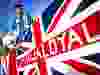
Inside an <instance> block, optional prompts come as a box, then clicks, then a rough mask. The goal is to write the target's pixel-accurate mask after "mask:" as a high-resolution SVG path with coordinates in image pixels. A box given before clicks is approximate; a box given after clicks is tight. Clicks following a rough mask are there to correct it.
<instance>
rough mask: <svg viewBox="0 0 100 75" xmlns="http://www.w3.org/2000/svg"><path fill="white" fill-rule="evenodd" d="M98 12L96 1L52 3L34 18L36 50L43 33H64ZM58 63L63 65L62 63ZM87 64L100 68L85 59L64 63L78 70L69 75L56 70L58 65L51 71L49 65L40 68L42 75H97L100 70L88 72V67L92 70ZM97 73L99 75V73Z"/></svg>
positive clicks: (58, 0) (73, 0)
mask: <svg viewBox="0 0 100 75" xmlns="http://www.w3.org/2000/svg"><path fill="white" fill-rule="evenodd" d="M98 11H100V1H98V0H95V1H92V0H77V1H76V0H54V1H52V2H51V4H50V5H49V6H48V7H47V8H46V9H45V10H44V11H43V13H42V15H41V16H36V17H32V19H33V24H32V25H33V26H32V33H33V35H32V36H33V37H32V38H34V41H33V42H34V43H35V48H38V47H39V46H40V44H41V42H42V38H43V37H42V36H43V35H42V33H43V32H47V33H48V32H49V33H48V35H49V34H50V33H51V34H52V33H53V32H64V31H65V30H66V29H68V28H70V27H72V26H74V25H75V24H78V23H80V22H81V21H84V20H85V19H87V18H88V17H90V16H95V15H96V12H98ZM99 17H100V15H99ZM96 25H97V24H96ZM98 30H99V29H98ZM98 32H99V31H98ZM55 35H56V34H55ZM57 35H58V34H57ZM52 37H54V36H52ZM52 37H50V38H52ZM46 38H47V37H46ZM98 52H99V51H98ZM94 54H95V53H94ZM90 57H91V56H90ZM62 58H63V57H62ZM79 58H80V57H79ZM59 60H60V59H59ZM65 60H67V59H65ZM44 61H46V59H44ZM76 61H78V62H76ZM52 63H53V62H51V64H52ZM57 63H61V61H59V62H57ZM80 63H84V64H80ZM86 63H87V64H90V65H92V66H96V68H100V67H99V65H98V64H96V62H92V61H89V59H87V60H86V58H85V57H82V58H80V59H79V60H77V59H76V60H75V61H73V60H69V61H63V64H69V65H71V66H72V67H74V68H75V69H76V70H77V71H75V72H73V71H70V72H67V73H64V70H62V71H61V70H59V69H57V68H58V67H56V68H55V66H56V65H57V64H55V65H53V68H51V69H50V67H51V66H52V65H51V66H50V67H49V69H50V70H49V69H47V67H48V66H47V65H48V63H41V62H40V66H39V68H40V75H79V74H81V73H79V72H82V75H86V74H88V75H92V74H96V71H98V70H96V71H94V69H95V68H94V67H93V69H92V72H91V71H89V72H88V71H86V70H85V69H87V67H88V69H90V68H91V67H90V66H89V65H87V64H86ZM63 64H62V65H63ZM78 65H79V66H78ZM80 67H83V68H82V69H83V70H82V69H81V68H80ZM60 68H61V66H60ZM84 68H85V69H84ZM88 69H87V70H88ZM90 70H91V69H90ZM66 71H67V70H66ZM50 72H52V73H50ZM97 73H98V74H99V71H98V72H97ZM30 75H31V74H30Z"/></svg>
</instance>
